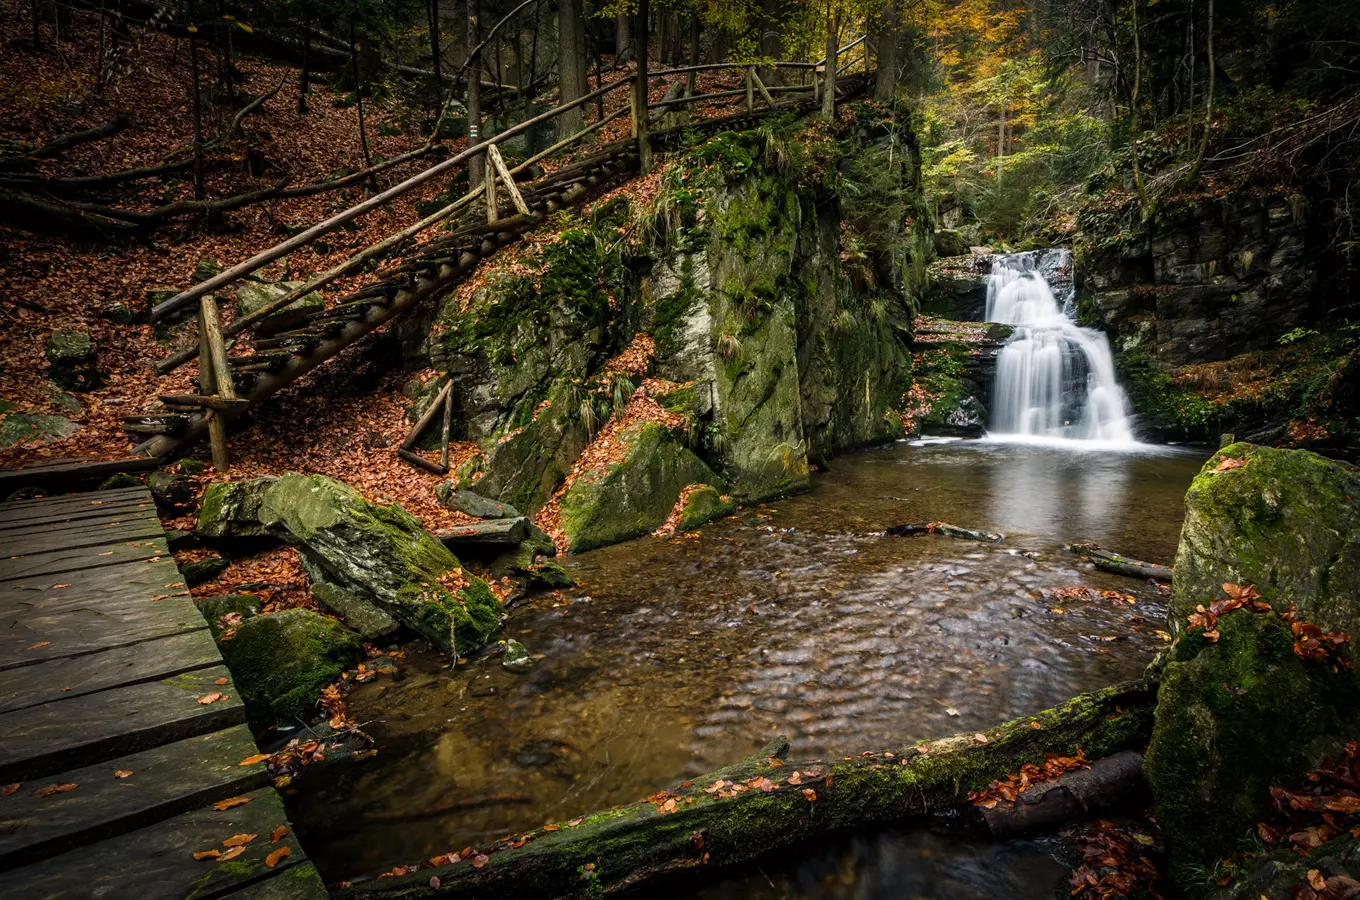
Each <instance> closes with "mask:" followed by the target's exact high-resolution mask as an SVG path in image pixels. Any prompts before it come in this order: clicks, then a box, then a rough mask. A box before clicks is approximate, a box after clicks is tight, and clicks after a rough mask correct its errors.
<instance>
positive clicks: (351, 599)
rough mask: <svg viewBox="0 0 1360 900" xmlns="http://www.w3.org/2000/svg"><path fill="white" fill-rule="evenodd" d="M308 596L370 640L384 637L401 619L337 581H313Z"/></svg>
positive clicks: (394, 628)
mask: <svg viewBox="0 0 1360 900" xmlns="http://www.w3.org/2000/svg"><path fill="white" fill-rule="evenodd" d="M312 596H313V597H315V598H316V599H317V601H318V602H320V603H321V604H322V605H323V606H325V607H326V608H327V609H329V610H330V611H331V612H333V613H335V614H336V615H338V616H339V617H340V618H342V619H344V620H345V624H346V625H348V626H349V627H350V628H353V629H354V630H355V631H357V632H359V634H361V635H362V636H363V637H365V638H366V639H368V640H370V641H372V640H377V639H378V638H381V637H386V636H387V635H389V634H391V633H393V632H394V631H396V630H397V629H398V628H400V627H401V623H400V622H398V621H397V620H396V619H394V618H392V617H391V616H390V615H388V614H387V612H386V611H385V610H384V609H383V608H382V607H380V606H378V604H376V603H374V602H373V601H372V600H369V599H368V598H367V597H364V596H362V595H360V594H356V593H355V592H354V591H347V590H345V589H344V588H342V587H339V586H338V585H334V584H328V583H327V582H324V581H317V582H313V584H312Z"/></svg>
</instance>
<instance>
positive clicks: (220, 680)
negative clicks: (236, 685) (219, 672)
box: [213, 678, 227, 684]
mask: <svg viewBox="0 0 1360 900" xmlns="http://www.w3.org/2000/svg"><path fill="white" fill-rule="evenodd" d="M226 683H227V679H226V678H219V679H217V680H216V681H214V682H213V684H226Z"/></svg>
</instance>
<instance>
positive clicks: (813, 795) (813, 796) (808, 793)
mask: <svg viewBox="0 0 1360 900" xmlns="http://www.w3.org/2000/svg"><path fill="white" fill-rule="evenodd" d="M803 799H804V800H806V801H807V802H809V803H815V802H816V801H817V792H816V791H814V790H813V789H812V788H803Z"/></svg>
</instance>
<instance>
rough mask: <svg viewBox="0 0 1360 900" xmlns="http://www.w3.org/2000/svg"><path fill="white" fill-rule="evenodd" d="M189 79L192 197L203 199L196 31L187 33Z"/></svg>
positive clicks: (201, 119) (200, 110) (200, 106)
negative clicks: (190, 89)
mask: <svg viewBox="0 0 1360 900" xmlns="http://www.w3.org/2000/svg"><path fill="white" fill-rule="evenodd" d="M193 10H194V7H193V4H192V3H191V4H190V5H189V19H190V23H191V24H192V22H193ZM189 80H190V81H192V82H193V85H192V89H193V92H194V95H193V101H192V106H193V118H194V199H195V200H202V199H203V96H202V93H203V92H202V91H201V90H200V88H199V82H198V31H197V30H195V31H194V32H193V33H191V34H190V35H189Z"/></svg>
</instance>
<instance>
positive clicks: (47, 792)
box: [33, 781, 79, 797]
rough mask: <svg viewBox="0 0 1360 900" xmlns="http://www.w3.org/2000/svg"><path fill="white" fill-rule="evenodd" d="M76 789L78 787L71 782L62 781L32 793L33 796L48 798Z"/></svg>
mask: <svg viewBox="0 0 1360 900" xmlns="http://www.w3.org/2000/svg"><path fill="white" fill-rule="evenodd" d="M77 787H79V785H77V784H76V783H75V782H72V781H64V782H62V783H60V784H49V785H47V786H46V787H40V788H38V789H37V790H36V791H34V792H33V796H35V797H50V796H52V795H53V794H64V793H66V792H67V791H74V790H75V789H76V788H77Z"/></svg>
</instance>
